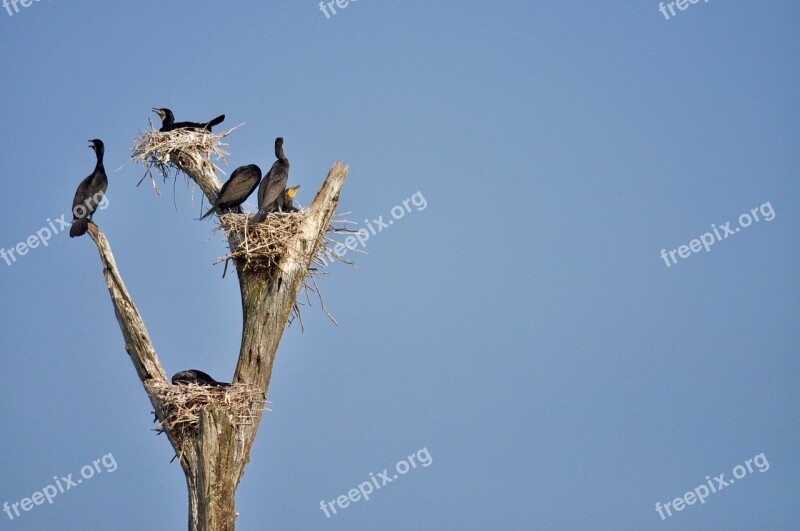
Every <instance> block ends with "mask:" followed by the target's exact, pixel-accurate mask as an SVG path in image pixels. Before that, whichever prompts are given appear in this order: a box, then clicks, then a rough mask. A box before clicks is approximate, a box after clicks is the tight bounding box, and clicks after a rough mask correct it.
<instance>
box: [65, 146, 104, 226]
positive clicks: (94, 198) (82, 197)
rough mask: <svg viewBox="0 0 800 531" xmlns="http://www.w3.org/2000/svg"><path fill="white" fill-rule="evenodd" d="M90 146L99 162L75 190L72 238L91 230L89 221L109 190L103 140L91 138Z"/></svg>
mask: <svg viewBox="0 0 800 531" xmlns="http://www.w3.org/2000/svg"><path fill="white" fill-rule="evenodd" d="M89 147H90V148H92V149H93V150H94V153H95V155H96V156H97V164H96V165H95V167H94V171H93V172H92V174H91V175H90V176H88V177H87V178H85V179H84V180H82V181H81V184H79V185H78V189H77V190H76V191H75V198H74V199H73V200H72V227H70V229H69V236H70V238H74V237H76V236H83V235H84V234H86V231H88V230H89V221H91V219H92V215H93V214H94V212H95V210H97V205H99V204H100V201H102V200H103V196H104V195H105V193H106V190H108V177H106V169H105V168H104V167H103V155H104V154H105V146H104V145H103V141H102V140H100V139H98V138H95V139H94V140H89Z"/></svg>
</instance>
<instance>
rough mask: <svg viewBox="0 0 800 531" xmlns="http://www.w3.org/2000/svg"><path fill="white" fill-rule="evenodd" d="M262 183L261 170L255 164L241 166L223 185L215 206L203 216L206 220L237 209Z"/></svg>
mask: <svg viewBox="0 0 800 531" xmlns="http://www.w3.org/2000/svg"><path fill="white" fill-rule="evenodd" d="M260 181H261V168H259V167H258V166H256V165H255V164H250V165H249V166H240V167H238V168H236V169H235V170H233V173H232V174H231V178H230V179H228V182H226V183H225V184H223V185H222V188H221V189H220V191H219V195H218V196H217V200H216V201H214V206H212V207H211V209H210V210H209V211H208V212H206V213H205V214H203V217H201V218H200V219H205V218H207V217H208V216H210V215H211V214H214V213H216V214H221V213H222V212H223V211H225V210H230V209H232V208H236V207H238V206H239V205H241V204H242V203H244V202H245V201H246V200H247V198H248V197H250V194H252V193H253V191H254V190H255V189H256V187H257V186H258V183H259V182H260Z"/></svg>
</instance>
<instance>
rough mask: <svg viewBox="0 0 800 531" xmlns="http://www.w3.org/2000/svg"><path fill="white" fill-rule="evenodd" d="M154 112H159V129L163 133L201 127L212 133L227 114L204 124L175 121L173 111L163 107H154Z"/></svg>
mask: <svg viewBox="0 0 800 531" xmlns="http://www.w3.org/2000/svg"><path fill="white" fill-rule="evenodd" d="M153 112H154V113H156V114H158V116H159V118H161V129H159V131H160V132H162V133H166V132H167V131H173V130H175V129H199V130H205V131H208V132H209V133H210V132H211V128H212V127H214V126H215V125H219V124H221V123H222V122H223V120H225V115H224V114H221V115H219V116H217V117H216V118H214V119H213V120H210V121H208V122H206V123H204V124H199V123H197V122H175V115H174V114H172V111H171V110H169V109H166V108H163V107H162V108H160V109H156V108H153Z"/></svg>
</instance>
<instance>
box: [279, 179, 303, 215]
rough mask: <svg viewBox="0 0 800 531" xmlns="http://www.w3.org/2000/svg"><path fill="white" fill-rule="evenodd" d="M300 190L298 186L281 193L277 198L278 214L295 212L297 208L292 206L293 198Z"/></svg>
mask: <svg viewBox="0 0 800 531" xmlns="http://www.w3.org/2000/svg"><path fill="white" fill-rule="evenodd" d="M299 189H300V185H299V184H298V185H297V186H293V187H291V188H287V189H286V190H284V191H283V193H282V194H281V196H280V197H279V198H278V211H280V212H297V207H295V206H294V196H296V195H297V191H298V190H299Z"/></svg>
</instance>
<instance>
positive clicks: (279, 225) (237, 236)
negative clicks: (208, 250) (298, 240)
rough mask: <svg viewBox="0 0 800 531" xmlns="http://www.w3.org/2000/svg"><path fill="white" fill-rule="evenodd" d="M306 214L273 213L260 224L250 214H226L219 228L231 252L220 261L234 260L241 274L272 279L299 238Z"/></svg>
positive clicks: (218, 261) (301, 212)
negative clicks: (264, 276) (280, 262)
mask: <svg viewBox="0 0 800 531" xmlns="http://www.w3.org/2000/svg"><path fill="white" fill-rule="evenodd" d="M305 217H306V214H305V212H303V211H300V212H273V213H271V214H269V215H267V218H266V219H265V220H264V221H262V222H260V223H258V222H255V221H253V216H252V215H250V214H223V215H222V216H220V227H218V228H217V230H222V231H224V232H225V236H226V237H227V238H228V244H229V250H230V252H229V253H228V254H227V255H226V256H223V257H222V258H220V259H219V260H217V262H216V263H220V262H223V261H226V260H233V261H234V262H235V263H236V265H237V266H238V267H239V269H241V270H242V271H250V272H253V273H256V274H263V275H268V276H269V275H271V274H272V271H273V270H274V269H275V267H277V265H278V262H279V261H280V260H281V257H283V255H284V254H286V252H287V250H288V248H289V241H290V240H291V239H292V238H294V237H295V236H296V235H297V231H298V230H299V229H300V225H301V224H302V223H303V221H304V220H305Z"/></svg>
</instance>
